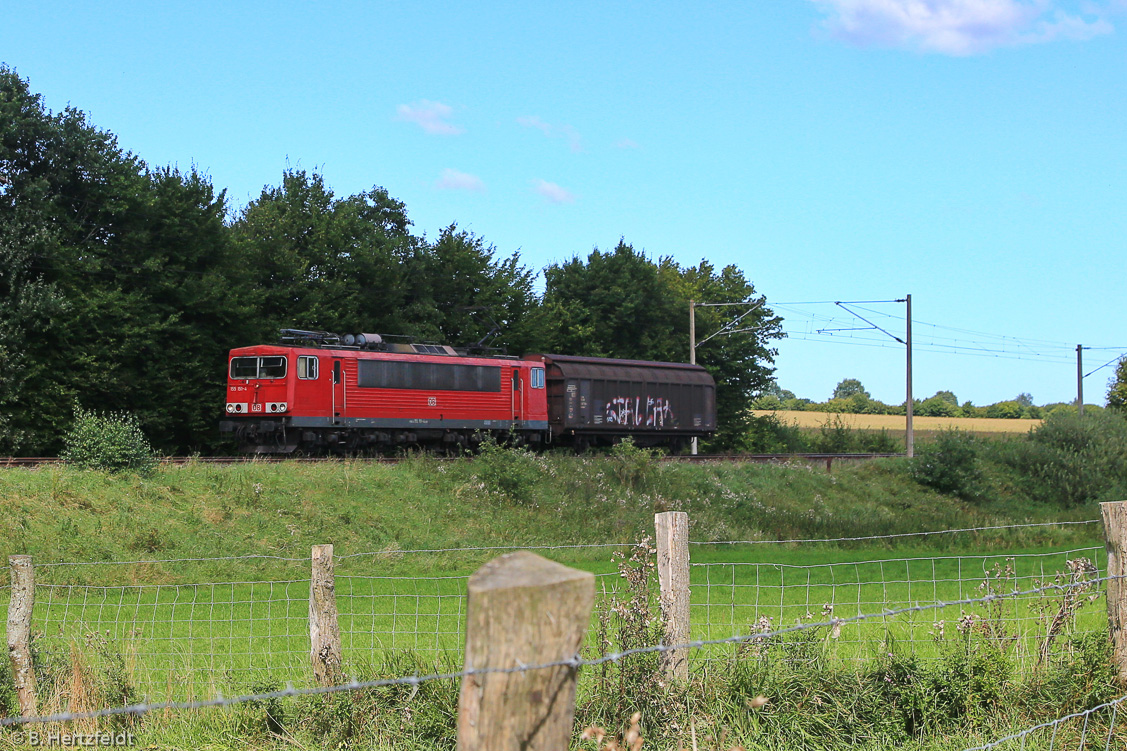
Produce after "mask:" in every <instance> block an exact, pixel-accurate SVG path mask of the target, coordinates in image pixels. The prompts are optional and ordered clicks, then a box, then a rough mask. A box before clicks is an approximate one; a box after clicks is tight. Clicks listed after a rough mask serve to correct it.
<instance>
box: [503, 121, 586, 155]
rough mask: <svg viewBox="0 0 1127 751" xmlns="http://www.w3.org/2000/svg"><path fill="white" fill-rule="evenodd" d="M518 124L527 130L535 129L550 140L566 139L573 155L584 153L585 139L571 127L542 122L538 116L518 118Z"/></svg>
mask: <svg viewBox="0 0 1127 751" xmlns="http://www.w3.org/2000/svg"><path fill="white" fill-rule="evenodd" d="M517 124H518V125H521V126H522V127H525V128H534V129H536V130H538V131H540V132H541V133H543V134H544V135H545V136H547V137H548V138H562V139H564V140H565V141H567V145H568V148H570V149H571V150H572V152H573V153H576V154H578V153H580V152H582V151H583V137H582V136H580V135H579V131H577V130H576V129H575V128H573V127H571V126H570V125H553V124H552V123H549V122H545V121H544V120H541V119H540V118H539V117H537V116H536V115H530V116H527V117H518V118H517Z"/></svg>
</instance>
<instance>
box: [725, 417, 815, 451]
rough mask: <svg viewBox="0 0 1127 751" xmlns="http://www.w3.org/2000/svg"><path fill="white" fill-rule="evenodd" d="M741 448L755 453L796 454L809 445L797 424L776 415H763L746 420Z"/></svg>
mask: <svg viewBox="0 0 1127 751" xmlns="http://www.w3.org/2000/svg"><path fill="white" fill-rule="evenodd" d="M741 448H742V449H743V450H745V451H748V452H750V453H755V454H798V453H802V452H804V451H806V450H807V449H808V448H809V446H808V444H807V441H806V436H804V435H803V434H802V430H801V429H800V428H799V427H798V426H797V425H795V424H794V423H786V422H783V421H782V420H780V419H779V418H778V416H777V415H763V416H761V417H754V418H752V419H751V420H750V421H749V422H748V430H747V433H746V434H745V435H744V441H743V445H742V446H741Z"/></svg>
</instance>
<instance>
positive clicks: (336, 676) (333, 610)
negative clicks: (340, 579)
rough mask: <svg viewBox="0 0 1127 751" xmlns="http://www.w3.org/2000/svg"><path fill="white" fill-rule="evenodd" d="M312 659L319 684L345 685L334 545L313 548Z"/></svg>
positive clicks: (311, 589) (310, 645) (310, 638)
mask: <svg viewBox="0 0 1127 751" xmlns="http://www.w3.org/2000/svg"><path fill="white" fill-rule="evenodd" d="M309 656H310V658H311V659H312V661H313V676H314V677H315V678H316V679H317V682H318V683H319V684H321V685H322V686H334V685H339V684H341V683H343V682H344V671H343V670H342V669H341V664H340V625H339V624H338V623H337V594H336V584H335V583H334V578H333V546H332V545H314V546H313V578H312V579H311V580H310V582H309Z"/></svg>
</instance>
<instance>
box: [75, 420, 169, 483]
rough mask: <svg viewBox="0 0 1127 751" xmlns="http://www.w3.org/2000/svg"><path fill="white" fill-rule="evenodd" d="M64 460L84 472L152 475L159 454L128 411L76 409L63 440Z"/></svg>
mask: <svg viewBox="0 0 1127 751" xmlns="http://www.w3.org/2000/svg"><path fill="white" fill-rule="evenodd" d="M63 445H64V449H63V453H62V458H63V459H64V460H65V461H66V462H67V463H68V464H73V465H75V466H77V467H82V468H84V469H100V470H105V471H107V472H124V471H132V472H137V473H139V474H143V475H144V474H150V473H151V472H152V471H153V470H154V469H155V468H156V466H157V457H156V452H155V451H154V450H153V447H152V445H151V444H150V443H149V439H148V438H146V437H145V433H144V432H143V431H142V430H141V424H140V422H138V420H137V417H136V415H133V414H130V413H128V412H108V413H101V412H93V411H88V410H84V409H82V408H81V407H75V410H74V425H73V426H72V427H71V429H70V431H68V432H67V434H66V436H65V437H64V438H63Z"/></svg>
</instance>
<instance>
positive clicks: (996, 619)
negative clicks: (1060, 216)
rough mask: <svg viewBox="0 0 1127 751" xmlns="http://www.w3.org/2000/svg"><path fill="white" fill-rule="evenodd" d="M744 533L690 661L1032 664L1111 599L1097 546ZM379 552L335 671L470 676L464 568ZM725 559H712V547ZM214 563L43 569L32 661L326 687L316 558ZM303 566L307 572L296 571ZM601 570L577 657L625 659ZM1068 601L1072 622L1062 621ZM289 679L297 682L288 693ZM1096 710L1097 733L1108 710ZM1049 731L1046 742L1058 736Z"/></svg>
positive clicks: (146, 698)
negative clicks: (249, 576) (93, 575)
mask: <svg viewBox="0 0 1127 751" xmlns="http://www.w3.org/2000/svg"><path fill="white" fill-rule="evenodd" d="M881 539H882V538H877V541H878V542H879V541H880V540H881ZM743 544H745V543H743V542H737V543H733V544H731V545H728V544H726V543H721V544H720V545H721V546H723V547H721V549H720V551H719V552H717V551H716V550H712V551H710V554H708V555H705V554H703V552H702V554H701V555H700V558H701V561H699V562H696V563H693V564H692V565H691V567H690V577H689V582H690V590H691V597H690V612H691V631H690V639H691V643H689V644H688V645H687V647H688V649H689V651H690V654H689V659H690V663H691V664H692V663H697V664H700V663H703V662H706V661H716V660H719V659H729V658H731V657H733V656H736V655H738V654H739V650H740V649H746V648H747V647H748V646H749V645H750V646H752V647H753V648H754V647H756V645H763V644H766V643H767V642H768V641H771V640H775V641H776V642H777V641H779V640H785V639H787V638H790V637H791V636H793V635H795V634H799V633H802V634H807V635H809V634H813V633H820V634H821V637H822V639H823V641H824V643H825V644H826V645H827V650H826V654H827V655H828V656H829V657H831V658H834V659H841V660H848V661H854V662H857V661H862V660H865V659H869V658H871V657H872V655H873V654H874V652H875V651H877V649H878V647H879V648H881V649H883V646H884V645H885V644H886V643H887V642H889V641H890V640H895V641H896V642H897V643H898V644H899V645H901V647H905V646H906V647H908V648H910V649H911V650H912V651H913V652H914V653H920V654H921V655H923V656H929V655H935V654H936V651H937V645H938V644H939V641H940V640H941V639H942V638H943V637H944V636H945V635H947V636H954V634H955V633H956V632H962V631H963V630H964V629H972V628H978V629H992V635H993V638H995V639H997V640H998V641H999V642H1004V643H1005V644H1006V649H1007V651H1008V652H1009V653H1010V654H1011V655H1012V656H1014V657H1016V658H1017V661H1018V663H1019V664H1028V663H1030V662H1032V661H1035V660H1037V659H1039V657H1041V655H1040V653H1039V649H1040V648H1042V647H1043V645H1044V644H1045V643H1046V641H1047V640H1046V637H1047V635H1049V634H1050V633H1051V632H1052V630H1053V629H1054V628H1057V627H1058V626H1059V625H1060V624H1059V623H1058V621H1060V623H1063V624H1064V626H1063V628H1065V629H1067V630H1070V631H1071V632H1085V631H1098V630H1100V629H1106V617H1105V616H1104V615H1103V608H1102V607H1100V606H1099V604H1097V605H1096V606H1094V607H1089V608H1087V609H1085V608H1084V607H1083V606H1084V605H1087V604H1091V603H1096V602H1097V600H1098V599H1099V598H1100V597H1101V596H1103V594H1104V590H1103V582H1104V580H1105V579H1106V575H1107V558H1106V553H1105V551H1104V549H1103V547H1102V546H1096V545H1092V546H1087V547H1066V548H1061V549H1049V550H1039V551H1032V552H1031V551H1028V550H1022V549H1014V550H1008V551H1007V550H994V549H992V550H989V551H984V552H979V553H973V554H958V555H955V554H952V555H944V556H930V557H891V554H890V551H889V550H888V549H887V548H880V547H872V548H870V547H865V546H861V547H857V548H850V549H838V550H836V551H835V552H834V553H833V555H829V556H826V555H813V556H811V557H812V558H813V559H815V561H814V562H811V563H806V564H796V563H789V562H787V563H784V562H780V561H779V560H771V558H772V557H778V556H774V555H773V553H772V551H771V550H769V549H763V548H751V549H748V548H742V547H741V545H743ZM593 547H597V548H612V547H613V548H616V549H618V550H619V551H621V550H622V549H623V548H624V546H621V545H613V546H611V545H599V546H593ZM574 548H575V546H558V548H556V549H560V550H570V549H574ZM695 549H698V550H699V548H695ZM753 550H754V552H752V551H753ZM412 552H414V551H395V553H394V555H396V556H401V555H404V554H407V553H412ZM428 552H437V553H442V552H447V551H428ZM489 552H490V553H491V554H492V553H493V552H500V551H494V550H493V549H490V551H489ZM419 554H420V555H423V554H425V553H422V552H420V553H419ZM387 555H389V554H388V553H384V552H375V553H358V554H352V555H345V556H341V557H340V558H338V559H337V561H338V566H337V571H336V576H335V596H336V606H337V612H338V619H339V626H340V632H341V648H342V654H343V665H342V667H343V668H344V672H345V675H346V676H359V675H371V674H372V671H371V670H367V669H366V668H369V667H370V666H371V665H373V664H378V663H380V662H381V661H386V660H387V659H388V658H389V657H392V656H394V655H401V654H404V653H409V654H411V655H413V656H414V658H416V661H415V662H414V663H412V664H414V665H418V666H424V667H425V666H431V668H432V669H433V673H431V674H426V675H424V674H422V673H417V674H415V675H412V676H404V677H403V679H402V681H401V682H404V683H412V682H414V683H418V682H419V681H422V680H430V679H432V678H437V677H445V678H450V677H458V676H460V675H462V674H461V673H457V672H452V669H451V666H456V665H460V664H461V663H462V650H463V648H464V644H465V640H466V634H465V620H466V606H467V599H466V590H467V580H468V578H469V573H468V572H465V571H451V572H445V573H443V574H442V575H433V576H390V575H386V574H384V573H382V572H383V571H386V570H387V567H386V566H385V565H384V561H385V560H386V558H385V556H387ZM881 555H884V556H888V557H881ZM718 557H719V558H721V560H713V559H715V558H718ZM791 557H792V558H793V556H791ZM254 558H255V560H256V565H258V564H261V563H262V560H261V559H263V557H262V556H255V557H254ZM784 558H785V557H784ZM819 558H821V559H822V560H818V559H819ZM212 560H213V561H214V562H216V563H217V564H218V565H221V566H228V565H229V566H230V571H231V573H232V576H231V577H230V580H229V581H209V582H203V583H177V584H126V585H117V586H99V585H90V584H72V583H57V582H59V581H64V580H65V579H66V577H65V576H62V575H60V574H61V573H62V572H64V571H65V570H66V567H67V566H71V565H77V564H50V563H48V564H41V566H42V568H43V570H44V571H45V572H48V571H49V572H51V573H50V574H48V575H46V576H44V577H43V579H45V580H46V581H43V582H41V583H39V584H37V586H36V588H35V594H36V602H35V607H34V611H33V617H32V620H33V627H34V631H35V634H36V638H35V650H36V653H37V660H38V663H39V665H40V667H41V668H43V669H44V671H45V674H46V677H47V679H48V680H56V681H57V680H60V678H61V677H63V676H65V674H66V673H67V671H68V670H69V671H72V672H73V671H74V670H76V669H77V668H76V664H81V665H84V666H86V667H88V668H91V669H94V668H96V669H100V670H102V671H103V672H104V673H113V672H114V671H117V672H118V673H119V674H120V675H121V676H122V677H123V680H124V681H125V682H126V683H128V684H129V685H130V686H131V687H132V689H133V694H132V695H131V696H132V698H133V699H141V700H143V702H142V704H140V705H138V706H143V707H150V706H154V705H160V706H166V707H170V708H175V707H181V706H186V707H194V706H226V705H227V704H228V703H229V702H227V701H226V700H224V701H222V702H219V703H218V704H216V703H215V702H214V701H213V700H212V699H211V698H208V697H215V696H217V695H218V694H220V693H221V692H223V693H226V692H230V691H232V690H233V691H234V692H235V693H237V694H239V695H240V696H241V697H243V698H245V697H248V696H250V697H253V696H259V695H262V692H256V689H260V688H262V687H274V688H276V690H273V691H267V692H265V695H275V694H277V695H291V693H290V692H297V693H302V692H306V691H321V690H322V689H320V688H317V687H315V686H314V681H313V671H312V668H311V664H310V634H309V599H310V585H311V579H310V577H309V576H308V566H309V561H308V560H307V559H293V558H280V557H279V558H277V559H276V560H275V559H272V560H270V561H269V562H268V563H269V566H271V567H272V568H270V570H269V571H268V572H267V573H266V575H265V576H262V577H261V578H258V579H255V580H245V579H241V578H239V577H238V576H236V575H235V574H237V573H238V571H239V563H240V561H242V560H244V559H242V558H240V557H225V558H216V559H212ZM617 560H618V561H619V563H622V562H623V561H626V560H628V557H627V556H625V555H621V553H620V554H619V555H618V558H617ZM149 563H151V562H136V563H129V564H109V563H107V564H81V565H95V566H96V565H136V566H139V567H140V566H145V565H147V564H149ZM163 563H168V564H175V563H176V561H165V562H163ZM609 567H610V566H609V565H604V568H609ZM302 569H304V570H305V571H304V574H305V575H304V576H298V575H295V574H298V573H299V572H302ZM256 571H261V568H259V569H256ZM272 575H276V578H271V576H272ZM596 576H597V586H596V592H597V604H596V608H595V611H596V612H595V614H594V615H593V616H592V628H591V629H589V633H588V636H587V642H586V646H585V649H584V652H583V654H584V655H592V656H593V657H591V658H589V659H586V660H582V661H579V662H576V665H579V664H585V665H597V664H605V663H606V662H608V661H617V660H619V659H621V658H622V657H623V653H614V652H612V651H611V650H613V649H615V648H616V645H615V644H614V643H611V642H607V641H601V640H599V639H598V638H597V637H596V634H597V633H598V630H599V629H598V627H599V625H600V624H599V619H600V617H601V616H600V612H602V613H606V612H609V611H612V610H615V609H616V608H622V607H624V605H623V603H624V601H625V599H626V598H628V597H629V595H630V594H631V593H630V592H629V591H628V590H629V589H630V581H629V578H628V577H624V576H623V575H622V574H621V573H620V572H619V571H617V570H609V571H608V570H602V571H600V572H599V573H597V574H596ZM218 578H221V577H218ZM651 587H652V588H656V584H653V585H651ZM8 594H9V593H8V588H7V587H0V602H5V603H6V600H7V598H8ZM651 595H653V597H651V601H650V603H651V604H650V607H651V608H652V609H653V610H654V611H656V603H657V602H658V599H657V596H656V595H657V592H656V591H653V589H651ZM1066 608H1069V609H1070V611H1069V612H1068V613H1067V615H1068V618H1066V619H1064V620H1061V614H1062V613H1063V612H1064V610H1065V609H1066ZM1074 616H1075V617H1074ZM1054 624H1056V625H1054ZM945 629H946V632H945ZM1048 641H1051V639H1049V640H1048ZM658 648H660V649H665V647H660V646H659V647H658ZM76 661H77V662H76ZM401 664H403V663H401ZM528 669H534V668H528ZM386 674H387V673H384V675H386ZM388 681H394V682H400V681H399V679H380V680H378V681H375V682H372V681H369V682H368V683H363V684H352V683H350V684H348V685H344V686H340V687H338V688H339V689H340V690H354V689H355V688H356V687H357V686H358V685H384V684H385V683H388ZM287 685H288V686H290V687H293V688H287V689H281V688H280V687H281V686H287ZM389 685H390V684H389ZM240 700H241V699H240ZM247 700H248V701H249V700H253V699H247ZM236 701H237V700H236ZM1109 706H1110V705H1109ZM1116 706H1117V705H1116ZM146 711H147V710H146ZM1112 711H1115V709H1114V708H1112ZM1101 718H1102V719H1101V723H1102V724H1100V725H1099V728H1100V732H1101V733H1102V732H1103V730H1104V728H1106V727H1107V725H1106V720H1107V718H1106V717H1104V716H1101ZM1064 725H1065V723H1062V724H1061V726H1060V727H1059V728H1058V727H1057V726H1052V728H1050V727H1049V726H1048V725H1046V727H1045V728H1042V729H1040V730H1030V734H1029V735H1028V736H1020V737H1019V736H1016V735H1015V736H1014V741H1015V742H1018V743H1020V742H1021V740H1020V739H1021V738H1026V737H1028V738H1034V737H1036V738H1038V743H1041V742H1042V741H1043V740H1044V738H1042V737H1041V736H1039V735H1036V733H1039V732H1041V731H1042V730H1043V731H1045V732H1056V731H1057V730H1059V731H1060V732H1062V733H1065V734H1066V735H1067V732H1069V731H1066V729H1065V727H1064ZM1113 731H1114V716H1113V721H1112V729H1111V730H1108V731H1107V732H1108V735H1107V736H1106V737H1107V738H1111V737H1113ZM1054 737H1055V736H1054ZM1062 737H1063V736H1062ZM1069 737H1070V738H1071V741H1072V745H1071V746H1069V747H1077V746H1076V743H1075V741H1076V738H1074V737H1072V736H1069ZM1006 742H1009V741H1006ZM1049 743H1050V746H1048V747H1050V748H1051V747H1052V745H1051V744H1052V743H1055V741H1053V740H1051V739H1050V741H1049ZM1083 743H1088V744H1089V746H1084V745H1081V746H1079V747H1080V748H1088V747H1092V748H1095V746H1091V745H1090V744H1091V743H1092V740H1091V739H1089V740H1086V741H1082V744H1083ZM987 747H990V748H992V747H994V746H984V747H983V748H987ZM1000 747H1002V748H1009V747H1011V746H1005V745H1002V746H1000ZM1013 747H1014V748H1018V746H1013ZM1036 747H1038V748H1040V747H1044V746H1042V745H1038V746H1036Z"/></svg>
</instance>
